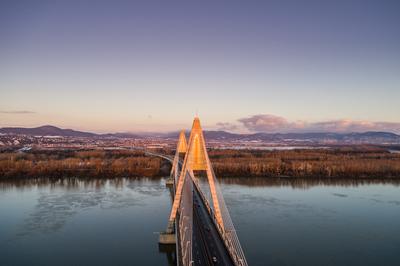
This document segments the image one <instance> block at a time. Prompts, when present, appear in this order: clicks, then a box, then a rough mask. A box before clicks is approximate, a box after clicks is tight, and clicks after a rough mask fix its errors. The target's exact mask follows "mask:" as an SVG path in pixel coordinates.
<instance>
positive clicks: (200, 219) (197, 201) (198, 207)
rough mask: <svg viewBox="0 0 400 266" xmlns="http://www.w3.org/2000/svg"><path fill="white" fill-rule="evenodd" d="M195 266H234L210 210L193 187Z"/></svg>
mask: <svg viewBox="0 0 400 266" xmlns="http://www.w3.org/2000/svg"><path fill="white" fill-rule="evenodd" d="M193 222H194V226H193V261H194V265H234V264H233V262H232V259H231V257H230V255H229V252H228V250H227V249H226V247H225V244H224V242H223V241H222V239H221V237H220V235H219V233H218V231H217V228H216V227H215V224H214V222H213V220H212V218H211V217H210V214H209V213H208V210H207V208H206V206H205V204H204V202H203V200H202V198H201V197H200V194H199V191H198V190H197V188H196V186H193Z"/></svg>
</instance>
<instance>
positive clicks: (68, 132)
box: [0, 126, 98, 137]
mask: <svg viewBox="0 0 400 266" xmlns="http://www.w3.org/2000/svg"><path fill="white" fill-rule="evenodd" d="M0 133H3V134H19V135H32V136H63V137H95V136H98V135H97V134H95V133H89V132H83V131H76V130H73V129H62V128H58V127H55V126H41V127H34V128H23V127H3V128H0Z"/></svg>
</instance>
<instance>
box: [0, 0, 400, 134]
mask: <svg viewBox="0 0 400 266" xmlns="http://www.w3.org/2000/svg"><path fill="white" fill-rule="evenodd" d="M197 112H198V114H199V116H200V117H201V119H202V122H203V124H204V125H205V127H206V128H220V129H228V130H234V131H302V130H303V131H321V130H330V131H362V130H389V131H393V132H400V1H384V0H376V1H369V0H360V1H355V0H343V1H342V0H337V1H323V0H315V1H299V0H296V1H285V0H277V1H268V0H265V1H157V2H156V1H142V2H140V1H111V0H110V1H67V0H66V1H57V0H54V1H14V0H12V1H5V0H3V1H0V126H39V125H44V124H52V125H56V126H60V127H68V128H74V129H81V130H89V131H96V132H115V131H169V130H177V129H179V128H181V127H190V125H191V121H192V118H193V116H194V115H195V114H196V113H197Z"/></svg>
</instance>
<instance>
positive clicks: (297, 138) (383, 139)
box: [0, 125, 400, 144]
mask: <svg viewBox="0 0 400 266" xmlns="http://www.w3.org/2000/svg"><path fill="white" fill-rule="evenodd" d="M1 133H2V134H21V135H33V136H63V137H88V138H90V137H96V138H106V137H113V138H146V137H156V138H165V139H167V138H168V139H171V138H173V139H175V138H178V135H179V132H178V131H175V132H168V133H109V134H96V133H91V132H83V131H76V130H73V129H62V128H58V127H55V126H49V125H48V126H41V127H35V128H21V127H4V128H0V134H1ZM186 134H187V136H188V134H189V131H187V132H186ZM204 135H205V137H206V139H207V140H216V141H259V142H272V143H288V142H304V143H307V142H309V143H317V144H318V143H333V144H336V143H337V144H357V143H371V144H385V143H389V144H393V143H396V144H400V135H397V134H394V133H390V132H375V131H370V132H362V133H357V132H354V133H329V132H322V133H321V132H315V133H254V134H236V133H230V132H226V131H204Z"/></svg>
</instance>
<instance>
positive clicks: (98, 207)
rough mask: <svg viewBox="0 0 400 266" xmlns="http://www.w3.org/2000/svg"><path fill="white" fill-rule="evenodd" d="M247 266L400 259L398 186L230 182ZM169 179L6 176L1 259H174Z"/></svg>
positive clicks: (0, 186) (229, 197) (0, 190)
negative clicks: (163, 240) (167, 236)
mask: <svg viewBox="0 0 400 266" xmlns="http://www.w3.org/2000/svg"><path fill="white" fill-rule="evenodd" d="M221 182H222V183H221V189H222V192H223V194H224V198H225V201H226V204H227V206H228V208H229V211H230V214H231V217H232V220H233V222H234V224H235V227H236V230H237V233H238V236H239V239H240V241H241V244H242V247H243V250H244V253H245V254H246V257H247V260H248V263H249V265H363V266H365V265H400V183H399V182H394V181H385V182H382V181H357V180H346V181H343V180H342V181H341V180H329V181H319V180H301V179H296V180H292V181H290V180H285V179H281V180H279V179H273V180H271V179H268V180H266V179H223V180H221ZM170 208H171V202H170V195H169V191H168V190H167V188H166V187H165V181H164V179H146V178H142V179H110V180H90V181H83V180H77V179H64V180H58V181H52V182H50V181H48V180H46V179H38V180H28V181H19V182H16V181H10V182H5V181H3V182H0V265H168V264H172V263H173V261H174V256H175V254H174V253H171V252H169V251H166V250H160V249H159V247H158V244H157V240H158V232H159V231H162V230H164V229H165V227H166V224H167V218H168V215H169V211H170Z"/></svg>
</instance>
